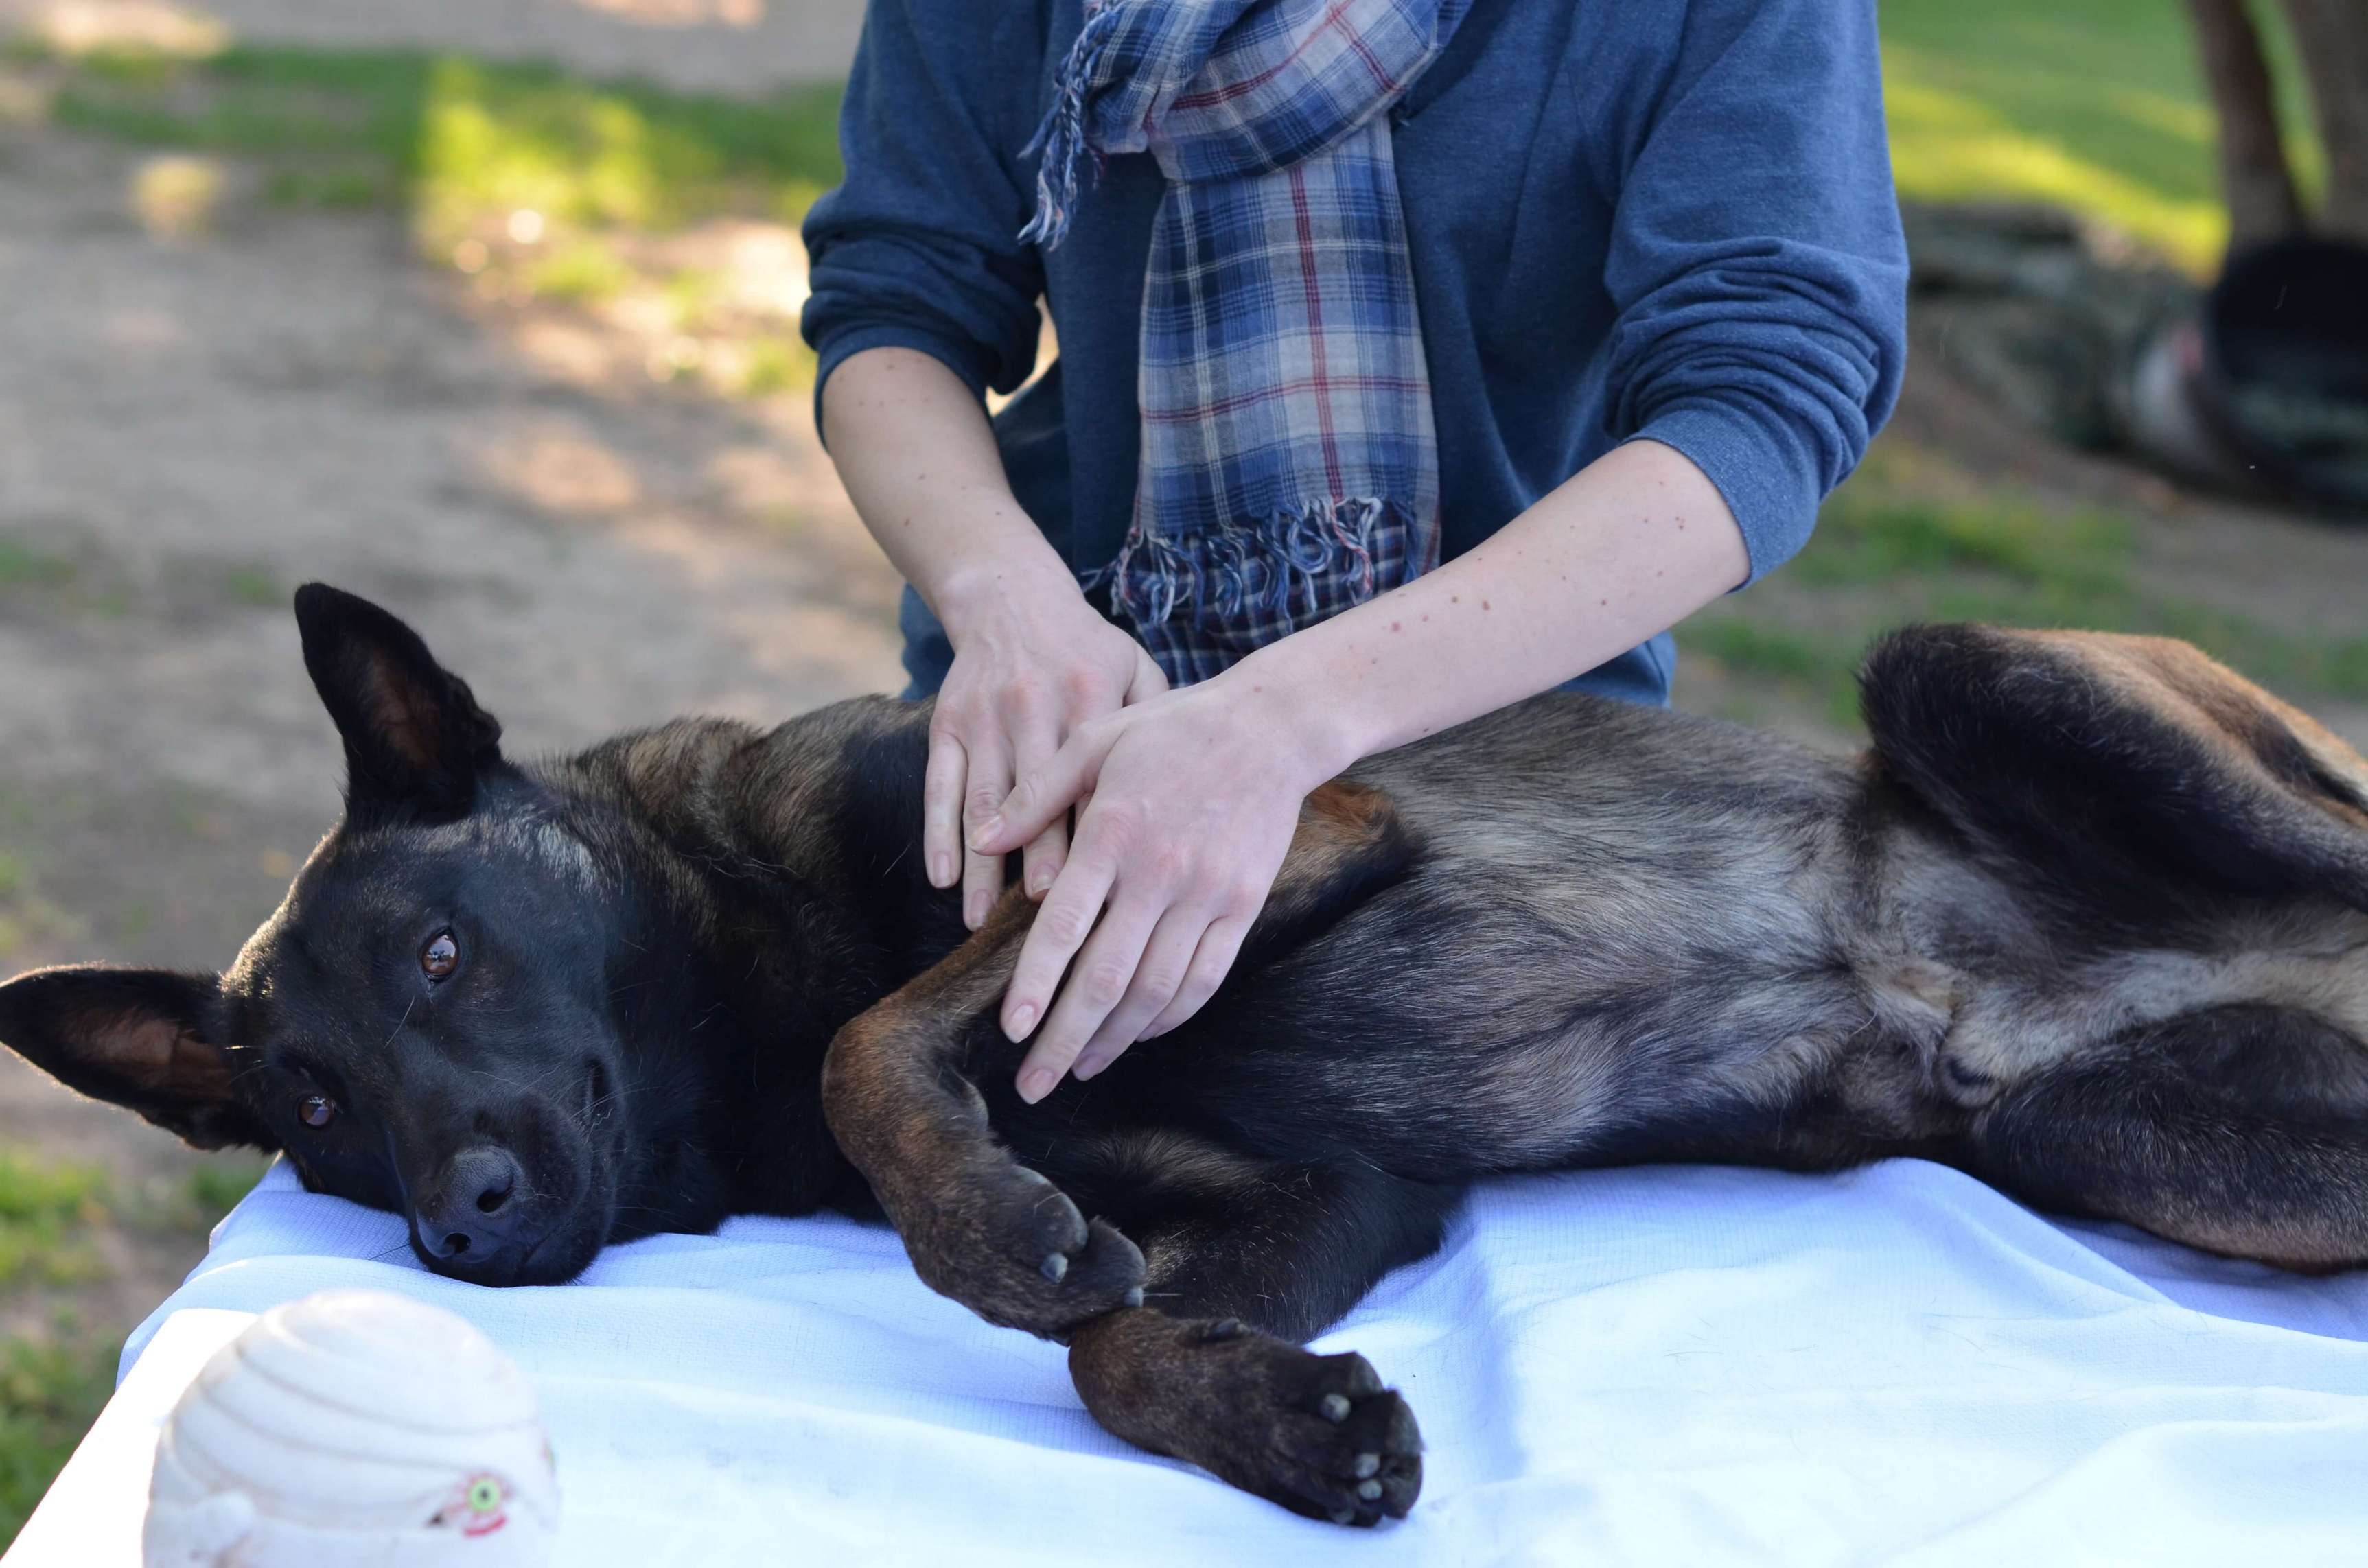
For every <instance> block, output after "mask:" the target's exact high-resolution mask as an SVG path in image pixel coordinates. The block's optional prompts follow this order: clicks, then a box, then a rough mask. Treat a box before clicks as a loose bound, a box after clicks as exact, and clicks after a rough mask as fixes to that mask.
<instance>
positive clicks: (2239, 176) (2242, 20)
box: [2187, 0, 2362, 251]
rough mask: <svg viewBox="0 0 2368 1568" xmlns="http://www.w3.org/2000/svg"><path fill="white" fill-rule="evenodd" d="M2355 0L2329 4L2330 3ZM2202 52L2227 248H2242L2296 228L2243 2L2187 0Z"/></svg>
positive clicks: (2289, 174)
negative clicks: (2216, 129) (2216, 114)
mask: <svg viewBox="0 0 2368 1568" xmlns="http://www.w3.org/2000/svg"><path fill="white" fill-rule="evenodd" d="M2361 3H2362V0H2331V6H2330V8H2332V7H2333V6H2346V5H2353V6H2356V5H2359V4H2361ZM2314 4H2315V0H2314ZM2187 8H2188V10H2189V11H2190V12H2192V14H2193V16H2194V17H2195V33H2196V38H2197V40H2198V41H2199V42H2200V43H2202V45H2203V74H2204V77H2205V79H2206V80H2207V81H2209V82H2210V84H2211V86H2212V102H2213V104H2214V107H2215V108H2217V109H2218V110H2219V111H2220V184H2221V188H2222V190H2223V192H2224V194H2225V195H2226V198H2227V201H2228V248H2229V249H2230V250H2232V251H2236V250H2242V249H2244V248H2245V247H2247V246H2248V245H2252V244H2260V242H2261V241H2263V240H2274V239H2277V238H2279V237H2281V236H2283V235H2285V234H2291V233H2295V232H2297V231H2298V230H2300V229H2301V228H2302V226H2303V216H2302V201H2301V199H2299V198H2298V197H2296V196H2295V195H2294V174H2293V171H2292V170H2290V169H2288V168H2287V167H2286V153H2285V146H2284V143H2283V142H2281V141H2280V140H2279V138H2278V111H2277V101H2276V99H2275V97H2273V95H2272V94H2271V89H2270V66H2269V62H2268V60H2267V59H2265V58H2264V57H2263V55H2262V53H2261V39H2260V34H2259V33H2257V32H2256V31H2254V29H2253V18H2252V16H2251V14H2250V13H2248V11H2247V10H2246V9H2245V4H2244V0H2187Z"/></svg>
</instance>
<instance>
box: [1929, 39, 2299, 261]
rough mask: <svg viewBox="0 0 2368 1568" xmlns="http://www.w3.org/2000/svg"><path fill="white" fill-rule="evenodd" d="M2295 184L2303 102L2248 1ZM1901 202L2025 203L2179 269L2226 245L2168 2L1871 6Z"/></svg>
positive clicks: (2187, 47)
mask: <svg viewBox="0 0 2368 1568" xmlns="http://www.w3.org/2000/svg"><path fill="white" fill-rule="evenodd" d="M2255 12H2256V14H2257V16H2259V17H2260V20H2261V22H2262V24H2263V29H2264V36H2265V40H2266V42H2267V43H2268V45H2269V48H2270V51H2271V55H2272V56H2273V60H2274V68H2275V69H2276V71H2277V73H2278V76H2279V82H2280V85H2281V89H2282V91H2281V107H2282V109H2283V114H2284V119H2285V123H2286V125H2287V126H2288V127H2289V129H2290V134H2291V142H2292V146H2293V151H2294V165H2295V169H2296V173H2297V176H2298V177H2300V179H2301V180H2302V181H2303V183H2304V185H2305V187H2309V188H2315V187H2317V185H2318V183H2319V182H2320V179H2321V176H2322V164H2321V161H2320V159H2319V156H2318V152H2317V143H2316V142H2315V141H2314V140H2313V138H2312V137H2311V135H2310V132H2309V129H2308V126H2309V116H2308V105H2307V97H2306V95H2305V90H2304V87H2303V85H2302V82H2301V77H2300V73H2299V71H2298V69H2297V66H2296V62H2295V61H2294V51H2293V48H2292V45H2291V43H2290V42H2289V40H2288V38H2287V35H2286V32H2285V29H2284V28H2283V25H2282V23H2281V21H2280V18H2279V17H2278V16H2277V12H2276V7H2275V6H2265V5H2258V4H2257V5H2256V6H2255ZM1882 28H1883V59H1884V82H1885V93H1886V99H1887V104H1888V108H1889V114H1890V122H1891V143H1892V159H1893V164H1894V166H1895V168H1896V172H1897V176H1898V180H1899V188H1900V192H1901V194H1902V195H1904V196H1907V197H1910V198H1916V199H1928V200H1963V199H1998V198H2003V199H2027V200H2038V201H2046V202H2051V203H2055V204H2056V205H2059V206H2065V207H2069V208H2073V209H2076V210H2079V211H2082V212H2086V213H2089V214H2090V215H2092V216H2094V217H2098V218H2101V219H2104V220H2106V221H2107V222H2112V223H2113V224H2114V225H2116V226H2117V227H2120V228H2122V229H2124V230H2126V231H2128V232H2129V233H2134V234H2135V235H2137V236H2139V237H2140V238H2142V239H2144V240H2146V241H2148V242H2149V243H2151V244H2155V245H2157V246H2158V247H2160V248H2161V249H2162V250H2163V251H2165V252H2166V253H2167V254H2169V256H2173V257H2174V258H2176V259H2177V260H2179V261H2180V263H2182V264H2183V265H2186V266H2188V267H2193V268H2196V269H2198V270H2202V269H2204V268H2208V267H2211V266H2213V265H2214V264H2215V263H2216V262H2217V261H2218V259H2219V255H2220V251H2221V249H2222V247H2223V246H2224V245H2225V244H2226V240H2227V232H2228V226H2227V217H2226V212H2225V211H2224V210H2223V209H2222V207H2221V204H2220V194H2219V184H2218V172H2217V169H2216V166H2215V165H2214V161H2213V146H2214V117H2213V111H2212V105H2211V99H2210V97H2209V95H2208V94H2207V92H2206V91H2205V88H2204V85H2203V76H2202V72H2201V67H2200V65H2199V63H2198V57H2197V52H2196V43H2195V40H2194V36H2193V34H2192V31H2191V29H2190V27H2189V23H2188V18H2187V8H2186V6H2184V5H2182V4H2181V3H2180V0H2081V4H2079V5H2078V6H2066V5H2063V4H2060V3H2057V0H1994V3H1992V4H1990V5H1985V6H1967V5H1964V4H1961V3H1959V0H1884V6H1883V20H1882Z"/></svg>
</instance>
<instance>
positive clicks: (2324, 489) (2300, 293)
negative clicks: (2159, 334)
mask: <svg viewBox="0 0 2368 1568" xmlns="http://www.w3.org/2000/svg"><path fill="white" fill-rule="evenodd" d="M2202 347H2203V354H2202V356H2201V363H2200V364H2199V365H2198V367H2197V375H2196V378H2195V381H2194V395H2195V401H2196V405H2197V407H2198V408H2199V409H2200V410H2201V411H2202V413H2203V416H2204V418H2205V419H2206V420H2208V421H2209V422H2210V424H2211V426H2212V427H2213V430H2214V434H2216V435H2217V436H2218V437H2220V439H2221V440H2223V441H2224V442H2226V444H2227V446H2228V447H2229V448H2230V449H2232V450H2233V451H2234V452H2235V453H2236V454H2237V456H2238V457H2239V458H2241V459H2242V460H2244V461H2245V462H2246V463H2247V464H2248V467H2249V468H2250V469H2251V470H2252V471H2253V472H2257V473H2258V474H2260V477H2261V478H2262V479H2263V480H2265V481H2266V482H2268V483H2271V484H2273V485H2276V486H2278V487H2279V488H2282V489H2284V490H2288V491H2291V492H2293V493H2294V494H2295V495H2297V496H2298V497H2301V498H2304V499H2306V500H2313V501H2317V502H2321V503H2324V504H2327V505H2329V506H2339V507H2342V508H2344V510H2345V513H2346V515H2347V516H2348V517H2351V519H2353V520H2358V521H2363V522H2368V246H2362V245H2356V244H2348V243H2346V242H2343V241H2340V240H2320V239H2310V238H2300V237H2298V238H2294V239H2285V240H2279V241H2276V242H2274V243H2272V244H2266V245H2261V246H2259V247H2257V248H2255V249H2253V250H2250V251H2248V252H2246V253H2244V254H2243V255H2241V256H2235V257H2233V258H2231V259H2230V261H2229V263H2228V267H2227V268H2226V271H2225V272H2224V273H2223V274H2222V276H2221V278H2220V281H2219V283H2218V284H2217V285H2215V286H2214V288H2213V290H2212V291H2211V292H2210V293H2209V294H2207V295H2206V296H2205V297H2204V301H2203V318H2202Z"/></svg>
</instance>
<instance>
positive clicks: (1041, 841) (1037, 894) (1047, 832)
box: [997, 710, 1069, 899]
mask: <svg viewBox="0 0 2368 1568" xmlns="http://www.w3.org/2000/svg"><path fill="white" fill-rule="evenodd" d="M1012 742H1013V744H1012V767H1011V771H1012V775H1013V777H1014V778H1030V777H1032V776H1033V775H1035V774H1036V773H1038V772H1039V771H1041V770H1042V767H1044V765H1045V764H1046V763H1047V762H1050V761H1051V760H1052V759H1053V756H1054V755H1055V754H1056V753H1058V752H1059V751H1060V749H1061V734H1060V731H1059V730H1058V729H1057V728H1055V727H1054V725H1053V715H1052V714H1051V712H1050V711H1049V710H1046V711H1038V712H1031V713H1030V714H1029V715H1028V716H1027V717H1026V718H1024V719H1023V720H1021V721H1020V722H1019V723H1018V724H1017V725H1015V726H1014V732H1013V735H1012ZM997 803H998V804H1000V802H997ZM1068 855H1069V814H1068V812H1056V813H1055V814H1054V815H1053V820H1052V822H1051V823H1050V824H1047V825H1046V827H1045V829H1044V831H1043V832H1042V833H1040V834H1038V835H1036V836H1035V837H1033V838H1031V839H1030V840H1029V841H1028V843H1027V846H1026V849H1025V853H1024V854H1023V855H1022V857H1021V859H1020V884H1021V885H1022V886H1023V887H1025V888H1027V890H1028V896H1029V897H1030V898H1037V899H1041V898H1042V897H1043V896H1044V894H1045V892H1047V891H1048V890H1050V889H1051V887H1052V886H1053V878H1055V877H1057V876H1059V875H1060V874H1061V863H1062V862H1063V861H1064V860H1065V859H1067V858H1068Z"/></svg>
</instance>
